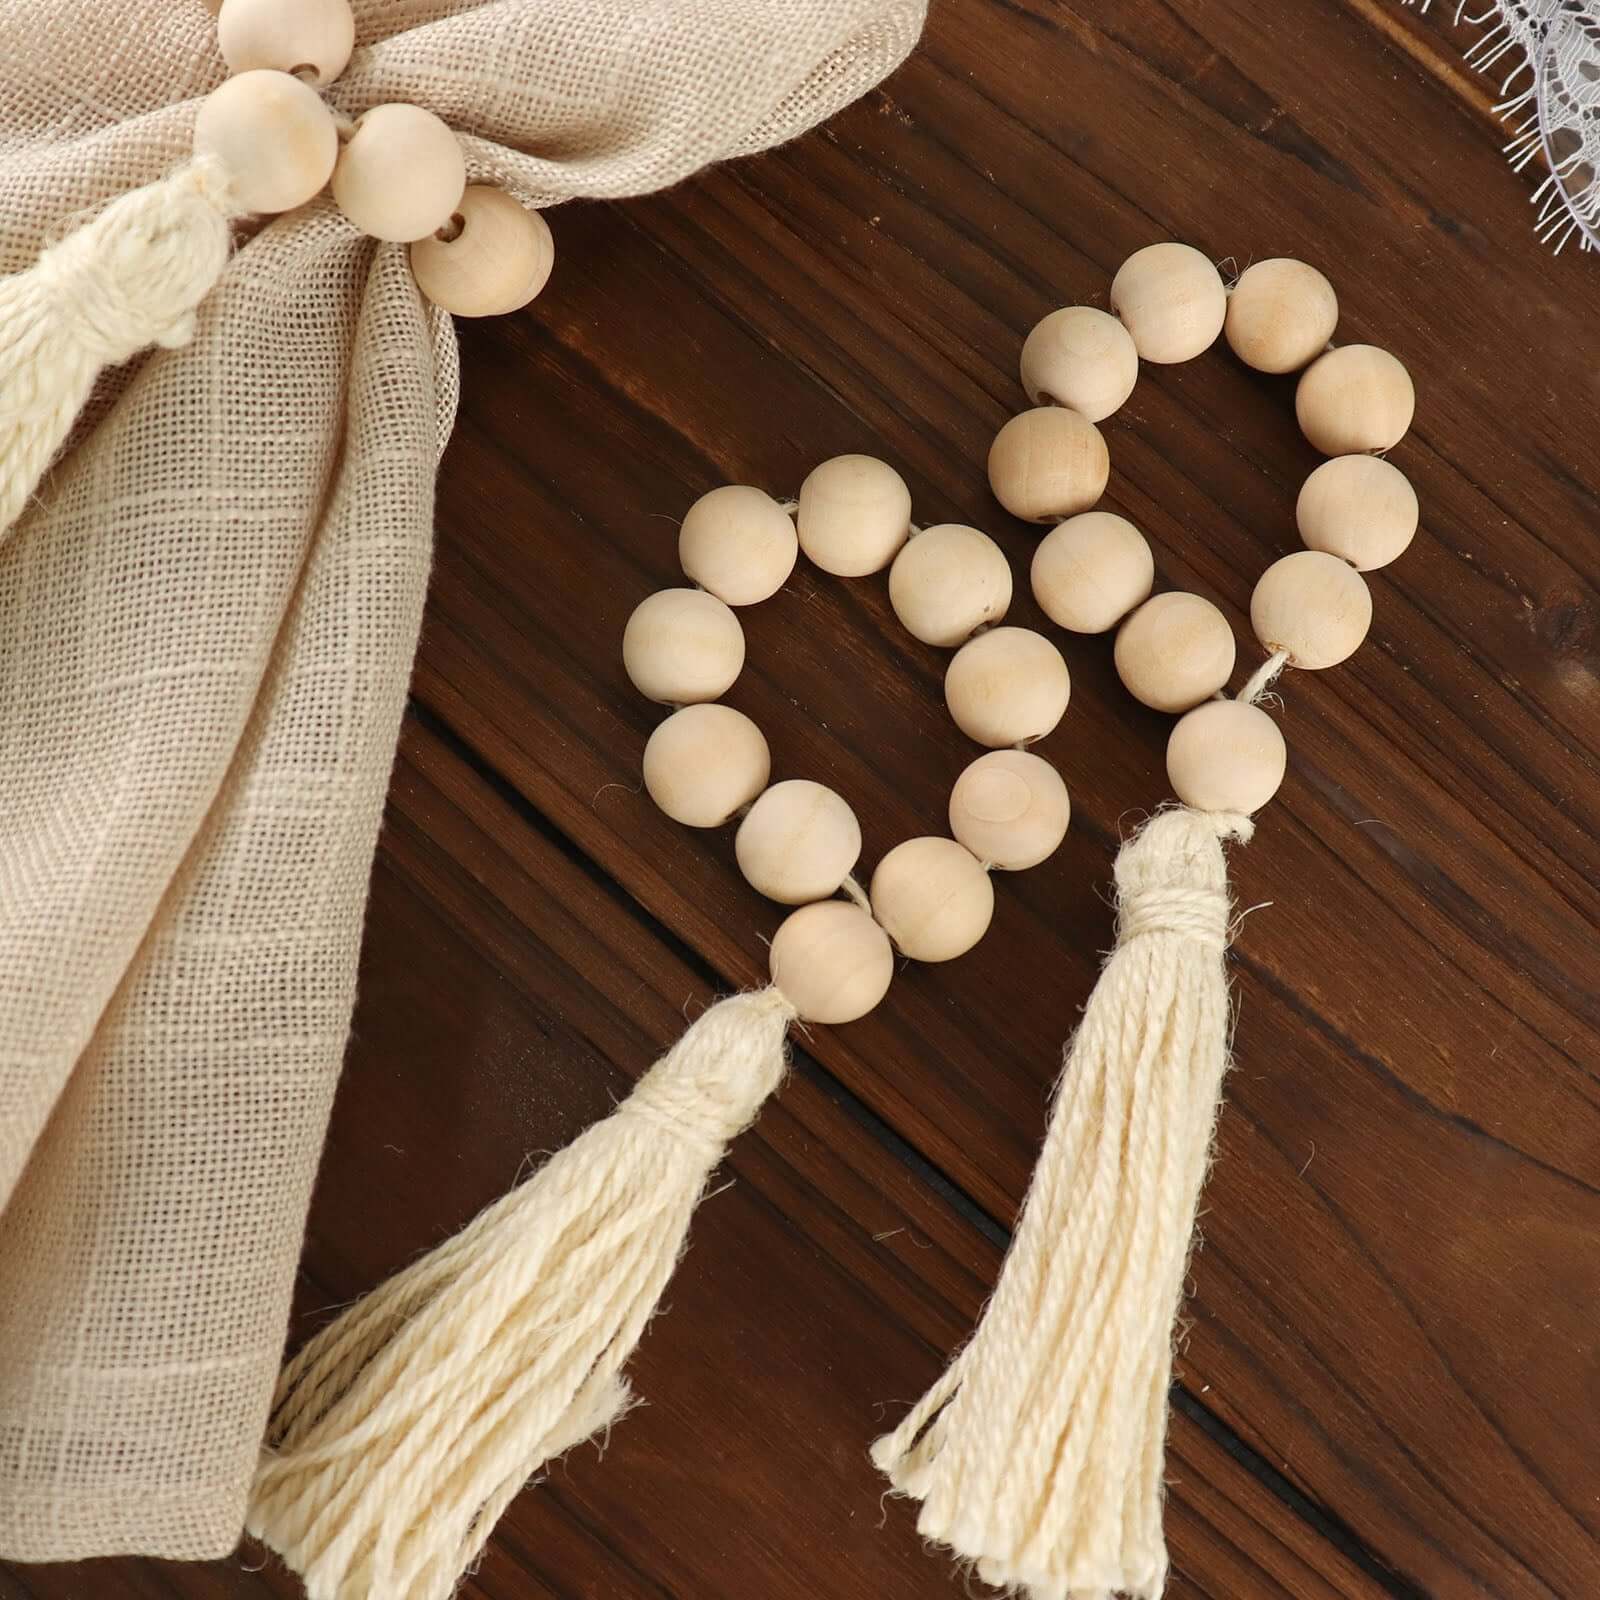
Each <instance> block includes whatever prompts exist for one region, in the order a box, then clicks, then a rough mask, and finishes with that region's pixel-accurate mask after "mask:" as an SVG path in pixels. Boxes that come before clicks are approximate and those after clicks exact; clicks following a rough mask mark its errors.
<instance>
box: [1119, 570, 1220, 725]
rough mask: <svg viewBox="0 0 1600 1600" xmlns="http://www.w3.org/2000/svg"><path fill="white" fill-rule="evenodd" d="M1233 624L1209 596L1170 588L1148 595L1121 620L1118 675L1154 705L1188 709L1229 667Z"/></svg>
mask: <svg viewBox="0 0 1600 1600" xmlns="http://www.w3.org/2000/svg"><path fill="white" fill-rule="evenodd" d="M1234 649H1235V647H1234V642H1233V629H1232V628H1230V627H1229V626H1228V619H1227V618H1226V617H1225V616H1223V614H1222V613H1221V612H1220V611H1219V610H1217V608H1216V607H1215V606H1214V605H1212V603H1211V602H1210V601H1209V600H1206V599H1203V598H1202V597H1201V596H1200V595H1197V594H1186V593H1184V592H1183V591H1181V590H1173V591H1170V592H1169V593H1167V594H1158V595H1154V596H1152V597H1151V598H1150V599H1149V600H1146V601H1145V603H1144V604H1143V605H1142V606H1140V607H1139V609H1138V610H1137V611H1135V612H1134V613H1133V615H1132V616H1131V617H1129V618H1128V620H1127V621H1126V622H1124V623H1123V624H1122V627H1121V629H1120V630H1119V631H1118V633H1117V643H1116V648H1115V651H1114V655H1115V659H1116V664H1117V676H1118V677H1119V678H1121V679H1122V683H1123V687H1124V688H1125V689H1126V690H1127V691H1128V693H1129V694H1131V695H1132V696H1133V697H1134V699H1135V700H1139V701H1142V702H1143V703H1144V704H1145V705H1147V706H1149V707H1151V708H1152V709H1153V710H1155V711H1187V710H1188V709H1189V707H1190V706H1195V705H1199V703H1200V702H1201V701H1202V700H1205V699H1207V698H1208V697H1209V696H1211V695H1213V694H1215V693H1216V692H1217V690H1218V689H1220V688H1221V687H1222V686H1223V684H1225V683H1226V682H1227V681H1228V676H1229V674H1230V673H1231V672H1232V671H1233V659H1234Z"/></svg>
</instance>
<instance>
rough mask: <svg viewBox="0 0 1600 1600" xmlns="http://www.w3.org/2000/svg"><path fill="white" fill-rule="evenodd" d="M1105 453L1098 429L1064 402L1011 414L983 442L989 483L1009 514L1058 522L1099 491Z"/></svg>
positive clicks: (1106, 467) (1106, 472)
mask: <svg viewBox="0 0 1600 1600" xmlns="http://www.w3.org/2000/svg"><path fill="white" fill-rule="evenodd" d="M1110 475H1111V457H1110V456H1109V455H1108V454H1107V452H1106V442H1105V440H1104V439H1103V438H1102V437H1101V436H1100V430H1099V429H1098V428H1097V427H1095V425H1094V424H1093V423H1092V422H1090V421H1089V419H1088V418H1087V417H1082V416H1079V414H1078V413H1077V412H1076V411H1068V410H1067V409H1066V407H1065V406H1040V407H1039V408H1038V409H1037V410H1034V411H1024V412H1022V413H1021V414H1020V415H1019V416H1015V417H1013V418H1012V419H1011V420H1010V421H1009V422H1008V423H1007V424H1006V425H1005V426H1004V427H1003V428H1002V429H1001V430H1000V431H999V433H997V434H996V435H995V436H994V443H993V444H992V445H990V446H989V486H990V488H992V489H993V490H994V497H995V499H996V500H998V501H999V502H1000V504H1001V505H1003V506H1004V507H1005V508H1006V510H1007V511H1009V512H1010V513H1011V515H1012V516H1014V517H1021V518H1022V519H1023V520H1024V521H1025V522H1059V521H1060V520H1061V518H1062V517H1070V516H1071V515H1072V514H1073V513H1074V512H1077V511H1087V510H1088V509H1089V507H1090V506H1092V505H1093V504H1094V503H1095V501H1096V500H1098V499H1099V498H1100V496H1101V495H1102V494H1104V493H1105V489H1106V479H1107V478H1108V477H1110Z"/></svg>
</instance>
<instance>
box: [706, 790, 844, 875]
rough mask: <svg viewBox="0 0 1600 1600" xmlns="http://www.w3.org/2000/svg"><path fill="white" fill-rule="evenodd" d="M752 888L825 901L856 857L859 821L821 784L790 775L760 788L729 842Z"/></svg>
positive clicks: (836, 796)
mask: <svg viewBox="0 0 1600 1600" xmlns="http://www.w3.org/2000/svg"><path fill="white" fill-rule="evenodd" d="M733 852H734V855H735V856H736V857H737V858H738V862H739V870H740V871H741V872H742V873H743V874H744V876H745V881H746V882H747V883H748V884H749V885H750V887H751V888H752V889H755V890H757V891H758V892H760V893H761V894H764V895H765V896H766V897H767V898H768V899H769V900H776V901H778V902H780V903H781V904H783V905H786V906H803V905H805V904H806V903H807V902H808V901H810V900H826V899H827V898H828V896H829V895H832V894H836V893H838V890H839V885H840V884H842V883H843V882H844V880H845V878H846V877H848V876H849V874H850V873H851V872H852V871H853V870H854V868H855V864H856V862H857V861H858V860H859V859H860V856H861V824H860V823H859V822H857V821H856V814H855V812H853V811H852V810H851V809H850V807H849V805H848V804H847V803H846V802H845V801H844V799H843V798H842V797H841V796H839V795H837V794H835V793H834V791H833V790H832V789H830V788H828V787H827V785H826V784H821V783H812V782H811V781H810V779H808V778H790V779H788V780H787V781H785V782H783V783H775V784H773V786H772V787H771V788H770V789H768V790H766V791H765V792H764V793H763V794H762V795H761V796H760V798H759V799H758V800H757V801H756V803H755V804H754V805H753V806H751V807H750V810H749V813H748V814H747V815H746V817H745V819H744V821H743V822H741V823H740V824H739V832H738V833H737V834H736V835H735V837H734V841H733Z"/></svg>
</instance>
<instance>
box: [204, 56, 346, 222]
mask: <svg viewBox="0 0 1600 1600" xmlns="http://www.w3.org/2000/svg"><path fill="white" fill-rule="evenodd" d="M194 153H195V154H196V155H197V156H206V155H209V156H215V157H216V158H217V159H218V160H219V161H220V162H221V163H222V165H223V167H224V168H225V169H226V171H227V173H228V178H229V182H230V184H231V186H232V190H233V194H234V197H235V198H236V199H237V200H238V202H239V204H240V205H241V206H243V207H244V209H245V210H247V211H258V212H266V213H275V212H279V211H293V210H294V208H295V207H296V206H303V205H304V204H305V203H306V201H308V200H309V199H311V198H312V196H313V195H315V194H316V193H317V191H318V190H319V189H320V188H321V187H322V186H323V184H325V183H326V182H327V181H328V175H329V173H331V172H332V171H333V167H334V163H335V161H337V160H338V158H339V131H338V129H337V128H336V127H335V126H334V121H333V113H332V112H331V111H329V110H328V108H327V106H326V105H325V104H324V103H323V100H322V96H321V95H319V94H318V93H317V91H316V90H315V89H313V88H312V87H311V86H310V84H307V83H302V82H301V81H300V80H299V79H298V78H291V77H290V76H289V75H288V73H286V72H268V71H264V70H263V71H259V72H241V73H240V74H239V75H238V77H236V78H229V79H228V80H227V82H226V83H224V84H222V85H221V86H220V87H218V88H216V89H213V90H212V91H211V93H210V94H208V95H207V96H206V97H205V99H204V100H203V101H202V102H201V104H200V109H199V111H198V112H197V113H196V114H195V119H194Z"/></svg>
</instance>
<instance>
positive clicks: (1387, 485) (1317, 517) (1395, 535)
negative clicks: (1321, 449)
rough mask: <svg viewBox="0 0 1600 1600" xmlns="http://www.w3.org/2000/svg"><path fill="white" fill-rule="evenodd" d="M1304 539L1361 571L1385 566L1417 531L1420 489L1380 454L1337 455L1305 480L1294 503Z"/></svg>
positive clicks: (1307, 543) (1311, 547)
mask: <svg viewBox="0 0 1600 1600" xmlns="http://www.w3.org/2000/svg"><path fill="white" fill-rule="evenodd" d="M1294 519H1295V522H1296V524H1297V525H1298V526H1299V529H1300V537H1301V539H1302V540H1304V541H1305V544H1306V547H1307V548H1308V549H1311V550H1325V551H1327V553H1328V554H1329V555H1331V556H1338V557H1340V558H1341V559H1342V560H1345V561H1348V562H1349V563H1350V565H1351V566H1352V567H1355V568H1357V569H1358V570H1360V571H1362V572H1370V571H1372V569H1373V568H1374V567H1386V566H1387V565H1388V564H1389V563H1390V562H1391V561H1393V560H1394V558H1395V557H1396V556H1398V555H1399V554H1400V553H1401V552H1402V551H1403V550H1404V549H1405V548H1406V546H1407V545H1408V544H1410V543H1411V540H1412V538H1413V536H1414V535H1415V534H1416V531H1417V491H1416V490H1415V489H1413V488H1412V487H1411V484H1410V482H1409V480H1408V479H1407V478H1406V475H1405V474H1404V473H1403V472H1402V471H1401V470H1400V469H1399V468H1398V467H1396V466H1393V465H1392V464H1391V463H1389V462H1387V461H1385V460H1383V459H1382V458H1381V457H1379V456H1335V457H1334V458H1333V460H1331V461H1324V462H1323V463H1322V465H1321V466H1320V467H1318V468H1316V470H1315V471H1314V472H1312V473H1311V475H1310V476H1309V477H1308V478H1307V479H1306V481H1305V483H1304V484H1302V485H1301V488H1300V498H1299V500H1298V501H1297V502H1296V504H1295V508H1294Z"/></svg>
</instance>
